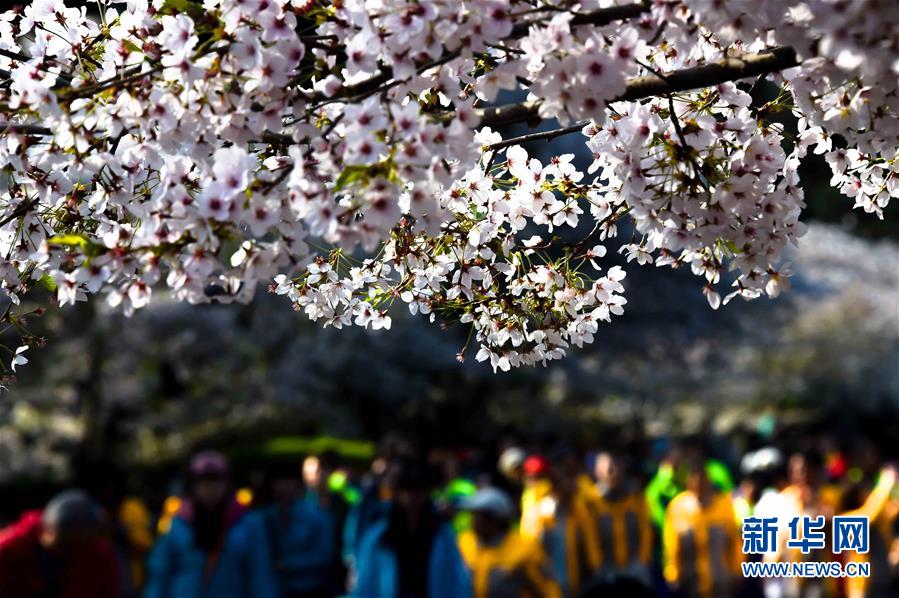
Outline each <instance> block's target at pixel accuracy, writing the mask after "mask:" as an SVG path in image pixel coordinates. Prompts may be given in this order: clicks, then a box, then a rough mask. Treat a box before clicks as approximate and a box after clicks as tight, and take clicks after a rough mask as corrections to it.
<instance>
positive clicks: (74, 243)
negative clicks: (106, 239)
mask: <svg viewBox="0 0 899 598" xmlns="http://www.w3.org/2000/svg"><path fill="white" fill-rule="evenodd" d="M47 243H49V244H50V245H60V246H63V247H78V248H80V249H84V248H85V247H87V246H89V245H90V244H91V242H90V239H88V238H87V237H85V236H84V235H56V236H54V237H50V238H49V239H47Z"/></svg>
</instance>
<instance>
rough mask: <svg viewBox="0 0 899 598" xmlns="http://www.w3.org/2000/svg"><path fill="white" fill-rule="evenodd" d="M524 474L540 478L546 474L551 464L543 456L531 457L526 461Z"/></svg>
mask: <svg viewBox="0 0 899 598" xmlns="http://www.w3.org/2000/svg"><path fill="white" fill-rule="evenodd" d="M523 468H524V473H525V474H526V475H529V476H538V475H541V474H544V473H546V471H547V470H548V469H549V462H548V461H547V460H546V458H545V457H543V456H541V455H531V456H530V457H528V458H527V459H525V460H524V466H523Z"/></svg>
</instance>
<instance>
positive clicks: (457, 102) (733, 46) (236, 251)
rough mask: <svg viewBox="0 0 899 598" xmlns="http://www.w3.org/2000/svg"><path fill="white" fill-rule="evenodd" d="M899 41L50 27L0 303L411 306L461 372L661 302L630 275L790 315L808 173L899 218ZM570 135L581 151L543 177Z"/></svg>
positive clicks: (333, 24) (457, 28)
mask: <svg viewBox="0 0 899 598" xmlns="http://www.w3.org/2000/svg"><path fill="white" fill-rule="evenodd" d="M176 6H177V7H178V8H177V9H176V8H175V7H176ZM897 19H899V16H897V14H896V11H895V10H891V6H890V3H889V0H858V1H856V2H851V3H846V2H842V1H838V0H791V1H788V2H784V1H781V0H760V1H759V2H754V3H745V2H719V1H715V0H653V1H651V2H647V3H628V2H627V1H626V0H618V1H614V2H613V1H601V2H600V1H596V0H588V1H584V2H579V3H576V4H570V3H568V4H566V3H550V4H547V3H542V2H535V1H532V0H489V1H480V0H479V1H474V0H462V1H459V0H379V1H378V2H370V1H364V0H345V1H344V2H340V3H322V2H307V1H296V0H293V1H286V0H265V1H263V2H257V1H246V0H205V1H200V0H187V1H186V2H178V3H171V2H163V1H160V0H155V1H153V2H125V3H118V2H112V3H110V2H97V3H96V4H95V5H92V6H91V7H90V9H88V8H87V7H84V6H66V5H65V4H64V2H61V1H60V0H40V1H37V0H36V1H35V2H33V3H31V4H29V5H27V6H25V7H24V8H23V9H14V10H13V11H9V12H6V13H5V14H4V16H3V18H2V19H0V45H2V48H3V49H4V51H3V53H2V56H0V76H2V77H3V78H4V79H5V82H4V85H3V86H0V161H2V163H3V167H4V173H5V175H6V177H5V178H6V180H5V183H6V184H5V186H4V191H3V193H2V194H0V245H2V253H0V256H2V257H0V289H2V291H3V293H4V294H5V295H6V296H7V297H8V298H9V299H10V301H11V303H12V304H13V305H14V306H18V305H20V301H21V298H22V297H23V296H24V295H25V294H26V293H28V292H29V290H31V289H33V288H34V287H36V286H43V287H46V288H47V289H49V291H50V293H51V295H52V297H53V301H54V302H55V303H56V304H57V305H59V306H68V305H69V304H72V303H75V302H77V301H83V300H87V299H88V297H89V296H90V295H100V296H102V297H105V299H106V301H107V302H108V303H109V304H111V305H113V306H117V307H120V308H121V309H122V310H123V311H124V312H125V313H129V314H130V313H132V312H133V311H134V310H137V309H141V308H143V307H145V306H146V305H148V304H150V303H151V302H152V301H154V300H156V299H157V298H158V297H161V296H163V297H164V296H166V295H169V296H171V297H173V298H174V299H176V300H180V301H186V302H189V303H208V302H235V301H237V302H246V301H250V300H252V298H253V295H254V294H255V292H256V291H257V289H258V287H259V286H260V284H262V285H270V288H271V289H272V290H273V292H275V293H277V294H279V295H282V296H284V297H285V298H287V299H288V300H289V301H290V302H291V303H292V304H293V306H294V308H295V310H296V311H298V312H302V313H303V314H305V316H306V317H309V318H311V319H312V320H315V321H318V322H319V323H321V324H322V325H325V326H334V327H337V328H342V327H344V326H362V327H367V328H371V329H374V330H387V329H389V328H390V327H391V323H392V318H393V317H396V316H397V313H398V312H400V311H402V308H404V309H408V310H409V312H410V313H412V314H415V315H417V316H418V317H424V318H427V319H429V320H430V321H432V322H434V323H435V324H440V325H448V324H452V325H457V326H462V327H465V328H468V329H469V330H470V335H469V339H470V340H469V342H468V343H467V344H466V345H465V346H464V347H462V348H461V349H460V353H459V357H460V359H464V358H465V357H466V356H467V355H468V354H469V352H473V353H474V358H475V359H476V360H478V361H485V362H489V364H490V365H491V367H493V369H494V370H498V371H499V370H501V371H505V370H508V369H510V368H513V367H518V366H522V365H533V364H537V363H541V364H542V363H546V362H547V361H550V360H554V359H559V358H561V357H563V356H564V355H566V353H567V352H568V351H570V350H572V347H581V346H583V345H585V344H588V343H591V342H594V341H595V340H596V339H597V338H599V337H600V336H599V335H600V325H601V322H608V321H610V320H611V319H612V318H613V317H615V316H618V315H621V314H622V313H623V310H624V306H625V305H626V299H625V291H627V292H640V289H630V288H626V283H625V280H626V277H625V276H626V270H625V268H627V269H630V268H636V267H677V268H685V269H688V270H689V271H690V272H692V273H693V274H694V275H695V276H696V277H697V292H698V293H699V292H701V293H703V294H704V295H705V296H706V298H707V299H708V301H709V303H710V305H711V307H713V308H719V307H720V306H722V305H724V304H726V303H728V302H729V301H730V300H732V299H733V298H735V297H741V298H743V299H754V298H757V297H760V296H763V295H765V296H770V297H774V296H777V295H778V294H779V293H781V292H783V291H785V290H787V289H788V288H789V276H790V268H789V264H788V263H786V262H785V261H784V259H783V255H784V249H785V248H786V247H787V246H788V245H790V244H794V243H797V242H800V239H801V237H802V234H803V232H804V226H803V224H802V222H801V221H800V216H801V214H802V210H803V208H804V206H805V204H804V195H803V191H802V183H801V181H800V180H799V174H798V172H799V166H800V164H801V162H802V160H803V159H805V158H806V156H807V155H808V154H809V153H812V154H818V155H821V156H823V157H824V159H825V160H826V161H827V163H828V164H829V165H830V167H831V169H832V174H833V177H832V179H831V181H830V182H831V185H833V186H834V187H835V188H837V189H839V190H840V192H841V193H843V194H844V195H846V196H847V197H848V199H849V200H850V201H852V202H853V205H854V206H855V207H857V208H859V209H862V210H865V211H868V212H872V213H875V214H878V215H882V213H883V209H884V208H885V207H886V205H887V203H888V202H889V200H890V199H891V198H892V197H894V196H896V195H897V192H899V144H897V140H899V118H897V115H899V78H897V77H899V72H897V71H899V61H897V60H896V48H897V47H899V39H897V37H896V31H897V27H899V21H897ZM722 73H723V74H722ZM766 81H767V82H768V84H769V85H770V84H774V85H775V86H776V87H777V89H779V93H778V94H777V97H776V98H775V99H774V100H771V101H768V102H766V103H764V104H761V103H760V102H759V101H758V100H754V99H753V98H754V97H756V95H757V94H755V95H754V94H753V93H752V92H753V90H754V89H755V88H757V86H759V85H761V84H763V83H764V82H766ZM508 92H514V93H508ZM508 98H513V99H512V103H510V104H503V103H502V102H505V101H508ZM515 98H518V99H515ZM521 98H525V99H524V100H521ZM778 112H783V113H791V114H793V115H794V116H795V117H796V119H797V120H798V124H799V131H798V136H797V137H796V138H795V139H792V138H791V136H790V134H789V133H788V132H787V131H785V130H784V128H783V127H782V126H781V125H779V124H777V119H774V118H772V115H773V114H776V113H778ZM541 122H542V123H544V124H546V126H548V127H550V128H549V129H546V128H544V129H541V130H537V131H534V132H531V133H526V134H523V135H521V136H519V137H508V136H506V137H504V131H506V129H505V127H506V125H508V124H512V123H526V124H531V125H534V124H538V123H541ZM556 123H558V126H557V125H556ZM552 127H557V128H552ZM561 135H571V136H572V137H571V139H577V141H578V146H579V147H580V148H581V149H582V151H581V152H580V153H571V152H569V153H564V154H560V155H549V154H552V151H549V152H537V151H535V150H536V149H538V148H536V147H535V145H534V143H535V142H537V141H543V142H546V141H548V140H551V139H554V138H555V137H558V136H561ZM538 153H539V156H538ZM584 157H587V158H588V162H590V163H589V165H588V166H587V167H586V168H583V169H582V168H581V166H580V164H581V163H582V159H583V158H584ZM591 158H592V160H591ZM615 255H620V256H622V257H621V258H620V263H622V264H625V265H624V266H623V267H622V266H614V265H612V263H613V262H612V256H615ZM8 319H9V322H10V323H11V324H12V325H13V326H14V327H15V328H16V329H17V330H19V331H20V332H21V333H22V335H23V337H24V336H27V330H26V329H25V326H24V320H23V314H21V313H19V312H17V311H15V310H12V309H11V310H10V312H9V315H8ZM28 346H31V344H30V343H23V344H22V346H20V347H19V349H16V350H15V351H13V350H11V349H9V350H8V351H9V355H10V356H11V360H12V361H11V365H10V369H11V370H12V371H15V367H16V365H23V364H24V363H26V361H27V360H25V358H24V357H23V356H22V355H21V353H22V351H24V350H25V348H27V347H28ZM472 347H474V348H472ZM21 360H25V361H21Z"/></svg>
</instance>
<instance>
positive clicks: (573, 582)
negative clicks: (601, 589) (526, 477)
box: [522, 460, 600, 598]
mask: <svg viewBox="0 0 899 598" xmlns="http://www.w3.org/2000/svg"><path fill="white" fill-rule="evenodd" d="M575 463H576V461H573V460H565V461H558V462H555V463H553V465H552V467H551V468H550V480H551V489H550V492H549V494H548V495H547V496H545V497H543V498H542V499H540V500H539V501H538V502H537V505H536V510H535V521H534V530H533V534H534V535H533V537H536V538H537V539H539V541H540V543H541V544H542V546H543V549H544V550H545V551H546V555H547V557H548V559H549V563H550V567H551V569H552V571H553V576H554V577H555V579H556V581H557V583H558V584H559V587H560V589H561V590H562V596H563V597H564V598H574V597H575V596H577V595H578V593H579V592H580V590H581V588H583V587H584V586H585V585H586V584H587V583H588V582H589V581H590V580H591V579H593V578H594V577H595V576H596V574H597V572H598V571H599V565H600V560H599V539H598V537H597V533H596V531H597V530H596V520H595V518H594V516H593V513H592V511H591V509H590V498H589V496H587V494H586V493H585V492H584V490H583V484H582V483H579V480H580V479H581V478H580V477H579V474H580V472H579V471H578V469H577V467H576V466H575V465H574V464H575ZM522 530H523V532H524V528H522ZM525 535H526V534H525ZM526 537H531V536H527V535H526Z"/></svg>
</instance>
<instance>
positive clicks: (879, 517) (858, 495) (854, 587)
mask: <svg viewBox="0 0 899 598" xmlns="http://www.w3.org/2000/svg"><path fill="white" fill-rule="evenodd" d="M895 487H896V469H895V468H893V467H884V468H883V469H882V470H881V472H880V475H879V476H878V478H877V483H876V484H875V485H874V487H873V488H871V490H870V492H868V493H867V497H865V492H864V490H863V488H862V487H861V485H858V486H857V487H856V488H855V489H854V490H855V491H850V492H847V493H846V495H845V496H844V505H843V506H844V507H850V503H851V502H853V501H854V502H855V503H856V504H855V505H851V508H849V509H848V510H844V511H843V512H842V513H840V516H844V517H867V518H868V521H869V523H870V528H869V532H868V533H869V542H870V550H869V551H868V552H867V553H859V552H858V551H855V550H849V551H845V552H842V553H841V555H842V556H843V560H844V561H845V562H846V563H870V567H871V575H870V576H868V577H847V578H846V579H845V582H846V587H845V595H846V596H847V598H864V597H865V596H884V595H888V594H889V593H890V581H891V580H890V575H889V573H890V569H889V561H888V555H887V551H888V550H889V548H888V546H889V542H890V538H891V536H892V527H893V525H892V524H893V522H894V521H895V518H896V507H897V505H896V502H895V501H891V500H890V498H891V496H892V494H893V489H894V488H895ZM869 488H870V486H869ZM862 499H863V500H862ZM859 502H861V504H860V505H859V504H858V503H859ZM831 541H833V539H831Z"/></svg>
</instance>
